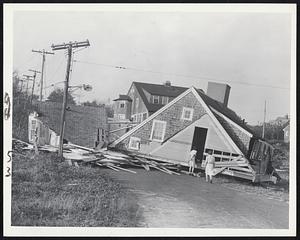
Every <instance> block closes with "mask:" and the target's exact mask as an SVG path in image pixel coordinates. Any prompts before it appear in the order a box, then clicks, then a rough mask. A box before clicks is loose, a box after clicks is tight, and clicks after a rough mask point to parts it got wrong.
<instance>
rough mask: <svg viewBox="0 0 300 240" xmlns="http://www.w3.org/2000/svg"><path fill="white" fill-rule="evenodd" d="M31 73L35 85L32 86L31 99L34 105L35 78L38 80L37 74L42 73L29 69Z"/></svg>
mask: <svg viewBox="0 0 300 240" xmlns="http://www.w3.org/2000/svg"><path fill="white" fill-rule="evenodd" d="M29 71H30V72H33V79H32V80H33V84H32V90H31V99H30V103H32V99H33V93H34V86H35V78H36V74H37V73H41V72H39V71H37V70H32V69H29Z"/></svg>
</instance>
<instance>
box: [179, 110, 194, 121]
mask: <svg viewBox="0 0 300 240" xmlns="http://www.w3.org/2000/svg"><path fill="white" fill-rule="evenodd" d="M193 113H194V109H193V108H186V107H184V108H183V110H182V115H181V119H183V120H190V121H191V120H192V119H193Z"/></svg>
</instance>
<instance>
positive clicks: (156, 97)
mask: <svg viewBox="0 0 300 240" xmlns="http://www.w3.org/2000/svg"><path fill="white" fill-rule="evenodd" d="M154 99H157V101H158V103H155V102H154ZM153 104H159V96H158V95H153Z"/></svg>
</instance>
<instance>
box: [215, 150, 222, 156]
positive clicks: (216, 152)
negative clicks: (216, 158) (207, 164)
mask: <svg viewBox="0 0 300 240" xmlns="http://www.w3.org/2000/svg"><path fill="white" fill-rule="evenodd" d="M214 154H219V155H222V152H221V151H218V150H214Z"/></svg>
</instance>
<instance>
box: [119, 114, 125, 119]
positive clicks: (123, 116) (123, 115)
mask: <svg viewBox="0 0 300 240" xmlns="http://www.w3.org/2000/svg"><path fill="white" fill-rule="evenodd" d="M121 116H122V117H121ZM118 119H119V120H125V119H126V116H125V114H120V113H119V114H118Z"/></svg>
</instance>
